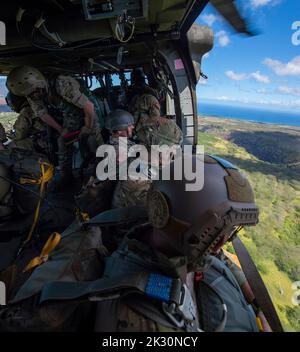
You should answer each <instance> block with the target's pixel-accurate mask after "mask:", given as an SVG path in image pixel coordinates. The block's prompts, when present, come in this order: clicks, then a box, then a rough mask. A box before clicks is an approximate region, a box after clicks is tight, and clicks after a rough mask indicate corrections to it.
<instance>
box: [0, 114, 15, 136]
mask: <svg viewBox="0 0 300 352" xmlns="http://www.w3.org/2000/svg"><path fill="white" fill-rule="evenodd" d="M17 116H18V114H16V113H14V112H0V123H2V125H3V126H4V128H5V130H6V132H9V131H10V130H11V129H12V128H13V125H14V122H15V121H16V118H17Z"/></svg>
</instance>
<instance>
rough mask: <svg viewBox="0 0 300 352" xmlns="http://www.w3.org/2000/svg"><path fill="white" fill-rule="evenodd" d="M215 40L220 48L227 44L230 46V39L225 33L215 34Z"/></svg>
mask: <svg viewBox="0 0 300 352" xmlns="http://www.w3.org/2000/svg"><path fill="white" fill-rule="evenodd" d="M215 37H216V39H217V40H218V43H219V45H220V46H221V47H225V46H227V45H228V44H230V39H229V36H228V34H227V32H225V31H219V32H217V33H216V34H215Z"/></svg>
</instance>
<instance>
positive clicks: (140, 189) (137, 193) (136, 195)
mask: <svg viewBox="0 0 300 352" xmlns="http://www.w3.org/2000/svg"><path fill="white" fill-rule="evenodd" d="M110 142H111V145H113V147H114V148H115V151H116V156H117V160H119V162H120V163H122V162H123V161H125V160H126V161H128V163H130V159H129V160H127V151H128V150H129V149H130V147H131V146H133V145H134V143H133V142H132V141H130V140H129V141H128V144H127V149H125V148H126V145H122V139H121V140H119V139H118V138H111V140H110ZM120 143H121V145H120ZM150 186H151V182H150V181H143V180H124V181H118V183H117V185H116V188H115V190H114V193H113V197H112V207H113V208H123V207H131V206H145V205H146V200H147V192H148V190H149V188H150Z"/></svg>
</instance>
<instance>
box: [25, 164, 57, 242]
mask: <svg viewBox="0 0 300 352" xmlns="http://www.w3.org/2000/svg"><path fill="white" fill-rule="evenodd" d="M40 167H41V173H42V176H41V177H40V178H38V179H32V178H25V177H21V178H20V184H21V185H24V184H29V185H39V186H40V198H39V201H38V204H37V207H36V210H35V213H34V217H33V222H32V225H31V228H30V231H29V234H28V236H27V238H26V240H25V241H24V243H23V246H24V245H25V244H26V243H27V242H29V241H30V240H31V237H32V235H33V232H34V230H35V227H36V225H37V222H38V219H39V214H40V208H41V204H42V197H43V194H44V189H45V185H46V183H47V182H49V181H50V180H51V179H52V177H53V174H54V167H53V165H51V164H48V163H46V162H41V163H40ZM23 246H22V247H23Z"/></svg>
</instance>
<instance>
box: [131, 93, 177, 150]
mask: <svg viewBox="0 0 300 352" xmlns="http://www.w3.org/2000/svg"><path fill="white" fill-rule="evenodd" d="M134 116H135V119H136V127H135V131H136V136H137V139H138V140H139V142H140V143H141V144H144V145H145V146H146V147H147V148H149V149H150V148H151V146H152V145H164V144H165V145H168V146H171V145H174V144H181V143H182V131H181V129H180V128H179V127H178V126H177V124H176V123H175V122H174V121H173V120H170V119H167V118H164V117H161V116H160V104H159V102H158V100H157V99H156V98H155V97H153V96H152V95H142V96H141V97H140V98H139V99H138V100H137V102H136V105H135V114H134Z"/></svg>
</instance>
